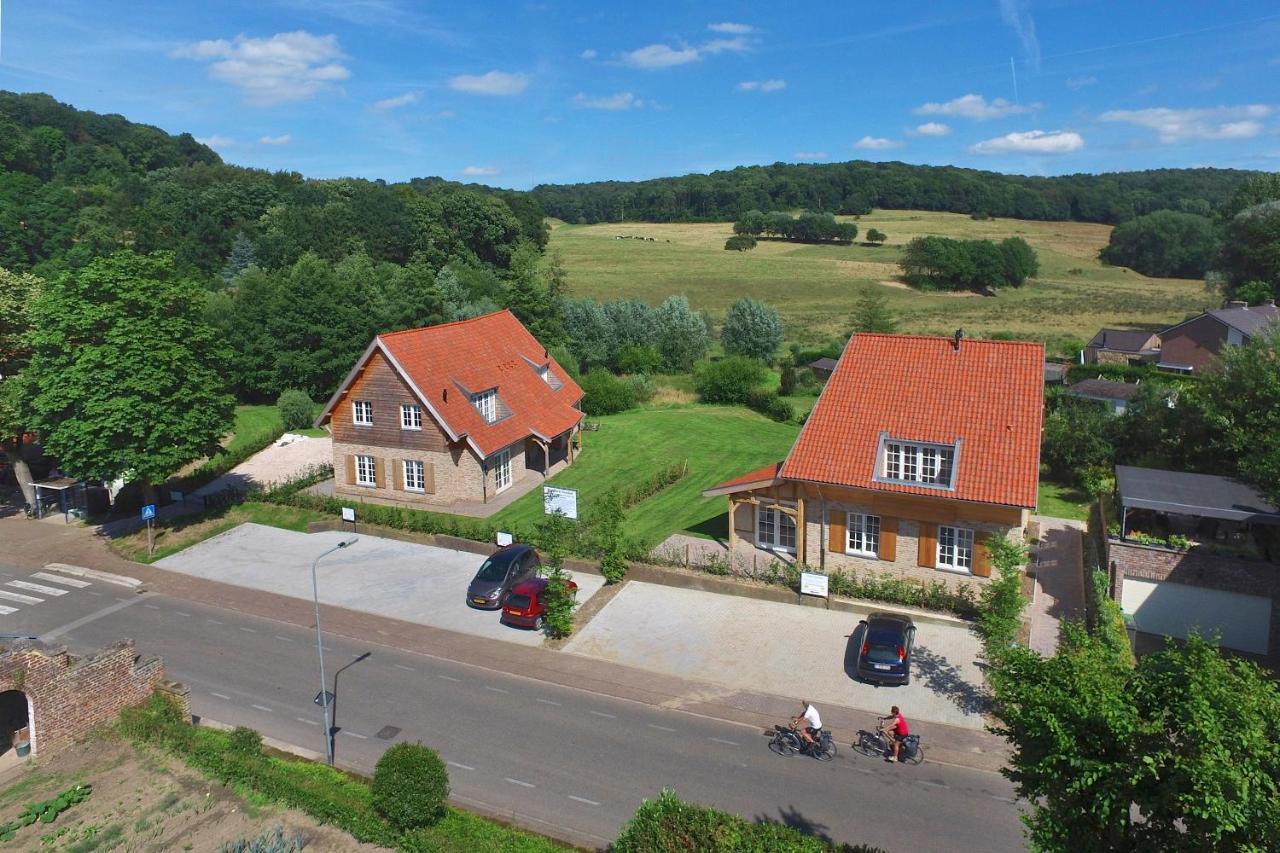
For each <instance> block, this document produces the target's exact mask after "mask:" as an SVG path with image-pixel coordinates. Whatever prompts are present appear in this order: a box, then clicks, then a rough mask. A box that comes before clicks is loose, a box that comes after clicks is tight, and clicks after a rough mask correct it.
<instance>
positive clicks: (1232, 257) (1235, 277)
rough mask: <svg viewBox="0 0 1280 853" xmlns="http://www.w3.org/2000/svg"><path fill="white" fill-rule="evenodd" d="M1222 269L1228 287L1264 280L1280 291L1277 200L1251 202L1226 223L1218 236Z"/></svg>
mask: <svg viewBox="0 0 1280 853" xmlns="http://www.w3.org/2000/svg"><path fill="white" fill-rule="evenodd" d="M1221 265H1222V271H1223V272H1224V273H1226V276H1227V281H1228V284H1229V285H1230V286H1231V287H1232V288H1236V287H1239V286H1240V285H1242V284H1245V283H1246V282H1250V281H1265V282H1267V283H1268V284H1270V285H1271V287H1272V297H1273V298H1274V297H1275V296H1276V295H1277V293H1280V201H1266V202H1263V203H1262V204H1255V205H1254V206H1253V207H1247V208H1245V209H1244V210H1242V211H1240V212H1239V213H1237V214H1236V215H1235V216H1234V217H1232V219H1231V220H1230V221H1229V222H1228V223H1227V227H1226V233H1225V234H1224V236H1223V239H1222V257H1221Z"/></svg>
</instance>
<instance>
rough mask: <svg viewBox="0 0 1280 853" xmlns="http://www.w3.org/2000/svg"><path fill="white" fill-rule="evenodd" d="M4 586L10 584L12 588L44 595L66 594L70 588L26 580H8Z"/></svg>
mask: <svg viewBox="0 0 1280 853" xmlns="http://www.w3.org/2000/svg"><path fill="white" fill-rule="evenodd" d="M5 586H11V587H13V588H14V589H29V590H31V591H32V592H39V593H43V594H44V595H66V594H67V593H68V592H70V591H71V590H69V589H57V588H56V587H52V586H45V585H44V584H38V583H27V582H26V581H9V582H8V583H7V584H5Z"/></svg>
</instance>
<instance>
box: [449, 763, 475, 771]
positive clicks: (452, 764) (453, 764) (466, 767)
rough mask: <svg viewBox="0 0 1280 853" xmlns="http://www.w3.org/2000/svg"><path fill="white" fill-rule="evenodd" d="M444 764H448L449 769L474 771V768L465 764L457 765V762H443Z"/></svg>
mask: <svg viewBox="0 0 1280 853" xmlns="http://www.w3.org/2000/svg"><path fill="white" fill-rule="evenodd" d="M445 764H448V765H449V766H450V767H457V768H459V769H461V770H475V768H474V767H471V766H470V765H467V764H459V763H458V762H456V761H446V762H445Z"/></svg>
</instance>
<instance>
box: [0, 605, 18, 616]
mask: <svg viewBox="0 0 1280 853" xmlns="http://www.w3.org/2000/svg"><path fill="white" fill-rule="evenodd" d="M17 612H18V608H16V607H5V606H4V605H3V604H0V616H8V615H9V614H10V613H17Z"/></svg>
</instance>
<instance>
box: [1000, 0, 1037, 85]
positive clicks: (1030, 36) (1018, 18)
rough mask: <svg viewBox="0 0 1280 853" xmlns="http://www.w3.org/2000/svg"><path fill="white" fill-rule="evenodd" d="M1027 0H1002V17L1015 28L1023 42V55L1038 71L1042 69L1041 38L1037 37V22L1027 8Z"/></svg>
mask: <svg viewBox="0 0 1280 853" xmlns="http://www.w3.org/2000/svg"><path fill="white" fill-rule="evenodd" d="M1026 6H1027V0H1000V17H1001V18H1003V19H1004V22H1005V23H1006V24H1008V25H1009V26H1010V27H1012V28H1013V31H1014V33H1016V34H1017V36H1018V41H1019V42H1021V43H1022V56H1023V58H1024V59H1026V61H1027V64H1028V65H1030V66H1031V67H1032V68H1033V69H1035V70H1036V71H1039V70H1040V40H1039V39H1038V38H1036V22H1035V21H1034V20H1032V19H1031V11H1030V10H1029V9H1027V8H1026Z"/></svg>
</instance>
